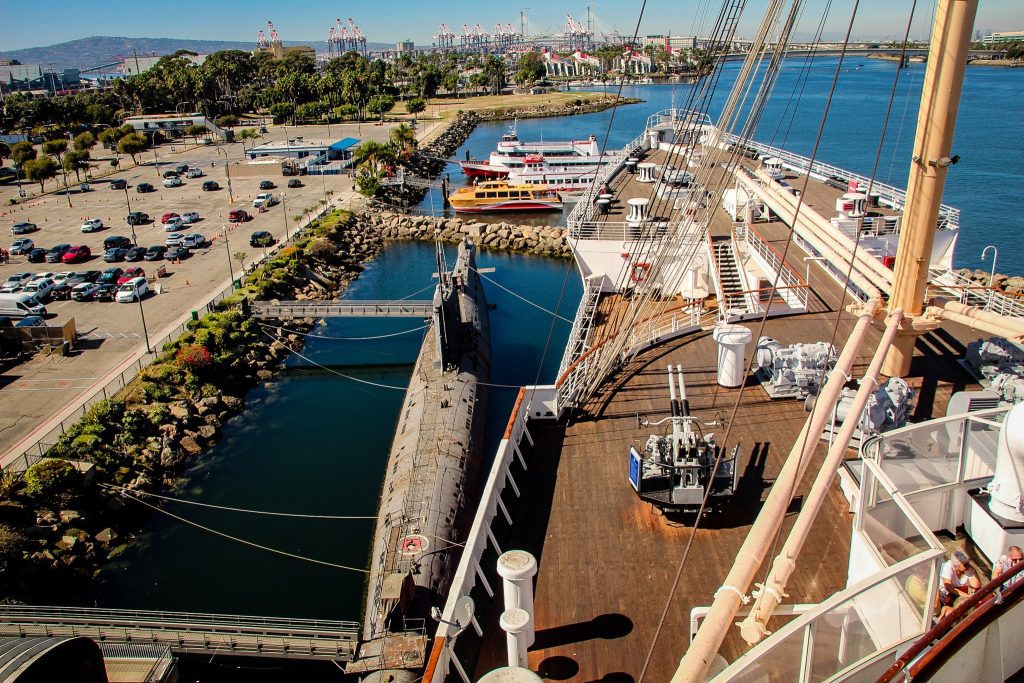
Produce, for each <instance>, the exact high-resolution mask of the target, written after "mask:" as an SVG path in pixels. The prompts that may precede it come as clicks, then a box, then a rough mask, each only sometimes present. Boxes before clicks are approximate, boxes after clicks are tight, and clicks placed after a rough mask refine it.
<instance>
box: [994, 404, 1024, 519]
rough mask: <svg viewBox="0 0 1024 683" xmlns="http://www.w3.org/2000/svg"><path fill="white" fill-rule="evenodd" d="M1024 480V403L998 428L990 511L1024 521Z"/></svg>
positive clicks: (1016, 406)
mask: <svg viewBox="0 0 1024 683" xmlns="http://www.w3.org/2000/svg"><path fill="white" fill-rule="evenodd" d="M1022 477H1024V403H1018V404H1017V405H1015V406H1014V407H1012V408H1010V412H1008V413H1007V414H1006V417H1005V418H1003V426H1002V427H1001V428H1000V429H999V446H998V448H997V450H996V471H995V474H994V475H993V477H992V483H990V484H989V485H988V492H989V494H990V495H991V496H992V499H991V500H990V501H989V504H988V508H989V510H991V511H992V512H993V513H995V514H997V515H999V516H1000V517H1003V518H1005V519H1010V520H1013V521H1015V522H1024V498H1022V495H1021V494H1022V492H1021V478H1022Z"/></svg>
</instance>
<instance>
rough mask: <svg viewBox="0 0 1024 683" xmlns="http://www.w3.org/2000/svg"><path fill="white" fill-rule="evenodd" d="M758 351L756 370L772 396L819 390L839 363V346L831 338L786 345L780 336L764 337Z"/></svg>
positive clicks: (810, 392)
mask: <svg viewBox="0 0 1024 683" xmlns="http://www.w3.org/2000/svg"><path fill="white" fill-rule="evenodd" d="M755 353H756V354H757V370H756V371H755V372H754V374H755V376H756V377H757V379H758V381H759V382H761V386H762V387H764V390H765V391H766V392H768V395H769V396H770V397H771V398H806V397H807V395H808V394H815V393H817V391H818V387H819V386H821V383H822V382H824V381H825V378H826V377H828V373H829V372H830V371H831V370H832V368H833V366H834V365H835V363H836V349H835V347H834V346H832V344H829V343H828V342H814V343H812V344H792V345H790V346H783V345H782V343H781V342H779V341H778V340H776V339H772V338H771V337H761V338H760V339H758V340H757V349H756V351H755Z"/></svg>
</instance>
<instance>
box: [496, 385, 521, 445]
mask: <svg viewBox="0 0 1024 683" xmlns="http://www.w3.org/2000/svg"><path fill="white" fill-rule="evenodd" d="M524 396H526V387H519V395H518V396H516V404H515V405H514V406H512V414H511V415H509V418H508V424H507V425H505V436H503V437H502V438H503V439H509V438H511V437H512V428H513V427H515V425H516V419H518V418H519V406H521V405H523V397H524Z"/></svg>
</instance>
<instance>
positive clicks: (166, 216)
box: [160, 211, 181, 223]
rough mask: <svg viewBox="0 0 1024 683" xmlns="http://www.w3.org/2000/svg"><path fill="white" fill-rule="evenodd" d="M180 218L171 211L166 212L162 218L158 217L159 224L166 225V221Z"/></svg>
mask: <svg viewBox="0 0 1024 683" xmlns="http://www.w3.org/2000/svg"><path fill="white" fill-rule="evenodd" d="M180 217H181V216H179V215H178V214H176V213H174V212H173V211H168V212H167V213H165V214H164V215H163V216H160V222H161V223H166V222H167V221H169V220H171V219H172V218H180Z"/></svg>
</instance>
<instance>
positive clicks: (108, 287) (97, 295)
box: [92, 283, 117, 301]
mask: <svg viewBox="0 0 1024 683" xmlns="http://www.w3.org/2000/svg"><path fill="white" fill-rule="evenodd" d="M116 295H117V285H115V284H112V283H107V284H104V285H100V286H99V287H97V288H96V291H95V292H93V295H92V300H93V301H113V300H114V297H115V296H116Z"/></svg>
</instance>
